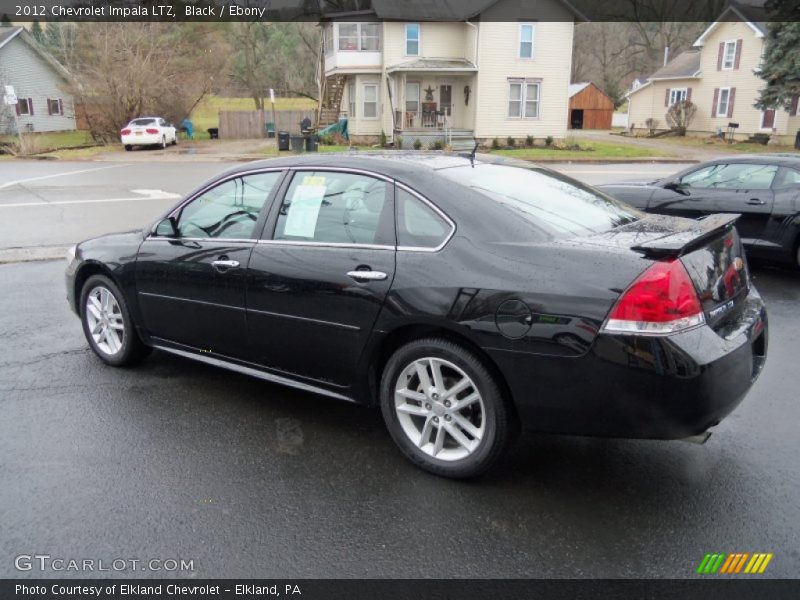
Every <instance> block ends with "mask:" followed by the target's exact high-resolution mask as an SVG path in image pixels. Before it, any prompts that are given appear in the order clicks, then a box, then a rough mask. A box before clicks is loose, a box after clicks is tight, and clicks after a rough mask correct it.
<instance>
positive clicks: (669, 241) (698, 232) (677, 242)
mask: <svg viewBox="0 0 800 600" xmlns="http://www.w3.org/2000/svg"><path fill="white" fill-rule="evenodd" d="M741 216H742V215H739V214H735V215H732V214H715V215H709V216H707V217H705V218H703V219H700V220H698V221H695V223H696V225H695V226H694V227H691V228H689V229H686V230H684V231H679V232H678V233H670V234H668V235H665V236H664V237H660V238H656V239H654V240H650V241H649V242H644V243H642V244H638V245H636V246H632V247H631V250H635V251H637V252H643V253H644V254H645V256H648V257H652V258H664V257H668V256H675V257H677V256H682V255H684V254H687V253H689V252H691V251H692V250H696V249H697V248H700V247H702V246H704V245H705V243H706V242H707V241H708V240H710V239H711V238H715V237H717V236H719V235H720V234H722V233H723V232H725V231H727V230H729V229H731V228H732V227H733V224H734V223H736V221H737V220H738V219H739V217H741Z"/></svg>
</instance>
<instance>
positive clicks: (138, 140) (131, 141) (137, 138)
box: [121, 133, 161, 146]
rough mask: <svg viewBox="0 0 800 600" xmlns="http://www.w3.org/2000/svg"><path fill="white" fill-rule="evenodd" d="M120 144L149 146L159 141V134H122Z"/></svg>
mask: <svg viewBox="0 0 800 600" xmlns="http://www.w3.org/2000/svg"><path fill="white" fill-rule="evenodd" d="M121 139H122V144H123V145H125V146H150V145H153V144H160V143H161V134H159V133H152V134H150V133H145V134H143V135H123V136H121Z"/></svg>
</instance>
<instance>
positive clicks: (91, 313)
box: [80, 275, 149, 367]
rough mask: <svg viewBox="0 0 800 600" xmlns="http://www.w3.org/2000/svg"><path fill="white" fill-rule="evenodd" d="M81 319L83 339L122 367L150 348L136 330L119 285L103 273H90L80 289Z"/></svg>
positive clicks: (103, 355)
mask: <svg viewBox="0 0 800 600" xmlns="http://www.w3.org/2000/svg"><path fill="white" fill-rule="evenodd" d="M80 306H81V321H82V323H83V333H84V335H85V336H86V341H88V342H89V346H91V348H92V350H93V351H94V353H95V354H96V355H97V356H98V357H99V358H100V360H102V361H103V362H105V363H107V364H109V365H113V366H115V367H121V366H123V365H127V364H131V363H133V362H136V361H137V360H139V359H140V358H142V357H143V356H145V355H146V354H147V352H148V350H149V348H148V347H147V346H145V345H144V344H143V343H142V341H141V340H140V339H139V335H138V334H137V333H136V327H135V326H134V324H133V320H132V319H131V314H130V311H129V310H128V305H127V304H126V302H125V298H124V296H123V295H122V292H121V291H120V289H119V288H118V287H117V286H116V284H114V282H113V281H111V279H110V278H108V277H106V276H105V275H92V276H91V277H89V279H87V280H86V283H85V284H84V286H83V290H82V291H81V304H80Z"/></svg>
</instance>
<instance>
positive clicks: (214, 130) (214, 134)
mask: <svg viewBox="0 0 800 600" xmlns="http://www.w3.org/2000/svg"><path fill="white" fill-rule="evenodd" d="M208 137H209V138H211V139H212V140H218V139H219V127H210V128H209V129H208Z"/></svg>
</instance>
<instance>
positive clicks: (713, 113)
mask: <svg viewBox="0 0 800 600" xmlns="http://www.w3.org/2000/svg"><path fill="white" fill-rule="evenodd" d="M718 100H719V88H714V102H713V103H712V104H711V116H712V117H716V116H717V101H718Z"/></svg>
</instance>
